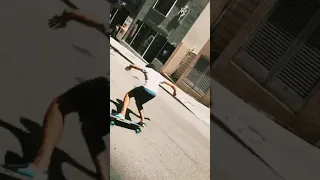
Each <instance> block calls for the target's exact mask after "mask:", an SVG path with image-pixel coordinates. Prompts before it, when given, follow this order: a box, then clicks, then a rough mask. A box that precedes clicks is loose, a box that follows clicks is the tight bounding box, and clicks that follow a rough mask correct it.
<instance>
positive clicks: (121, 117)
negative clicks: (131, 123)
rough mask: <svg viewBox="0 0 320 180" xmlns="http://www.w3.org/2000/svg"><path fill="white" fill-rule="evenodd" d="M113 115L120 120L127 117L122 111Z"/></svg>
mask: <svg viewBox="0 0 320 180" xmlns="http://www.w3.org/2000/svg"><path fill="white" fill-rule="evenodd" d="M112 115H113V116H115V117H116V118H118V119H120V120H123V119H125V117H124V116H123V115H122V114H120V113H117V114H112Z"/></svg>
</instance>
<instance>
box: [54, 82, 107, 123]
mask: <svg viewBox="0 0 320 180" xmlns="http://www.w3.org/2000/svg"><path fill="white" fill-rule="evenodd" d="M109 100H110V83H109V80H108V79H107V78H105V77H98V78H95V79H91V80H88V81H85V82H83V83H80V84H78V85H76V86H74V87H72V88H71V89H69V90H68V91H66V92H65V93H63V94H62V95H60V96H59V97H58V98H57V102H58V104H59V108H60V111H61V112H62V114H64V115H66V114H69V113H71V112H77V113H78V114H79V117H80V119H88V120H90V121H96V122H99V123H105V122H107V120H108V119H109V117H108V115H109V114H108V113H109V111H110V102H109Z"/></svg>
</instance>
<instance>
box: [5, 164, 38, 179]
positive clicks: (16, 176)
mask: <svg viewBox="0 0 320 180" xmlns="http://www.w3.org/2000/svg"><path fill="white" fill-rule="evenodd" d="M0 179H7V180H33V178H31V177H28V176H24V175H22V174H19V173H17V172H15V171H13V170H10V169H8V168H5V167H4V166H0Z"/></svg>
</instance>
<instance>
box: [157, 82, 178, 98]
mask: <svg viewBox="0 0 320 180" xmlns="http://www.w3.org/2000/svg"><path fill="white" fill-rule="evenodd" d="M161 84H166V85H168V86H170V87H171V88H172V89H173V96H176V95H177V88H176V86H175V85H174V84H172V83H171V82H169V81H163V82H161Z"/></svg>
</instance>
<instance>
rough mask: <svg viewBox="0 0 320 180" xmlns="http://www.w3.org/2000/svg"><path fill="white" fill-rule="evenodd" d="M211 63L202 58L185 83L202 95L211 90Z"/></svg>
mask: <svg viewBox="0 0 320 180" xmlns="http://www.w3.org/2000/svg"><path fill="white" fill-rule="evenodd" d="M209 70H210V62H209V61H208V60H207V59H206V58H204V57H200V58H199V60H198V61H197V62H196V64H195V65H194V67H193V68H192V69H191V71H190V72H189V74H188V75H187V76H186V78H185V79H184V81H185V82H186V83H187V84H188V85H189V86H190V87H191V88H192V89H194V90H195V91H196V92H198V93H199V94H200V95H203V93H206V92H207V90H208V88H210V72H209Z"/></svg>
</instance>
